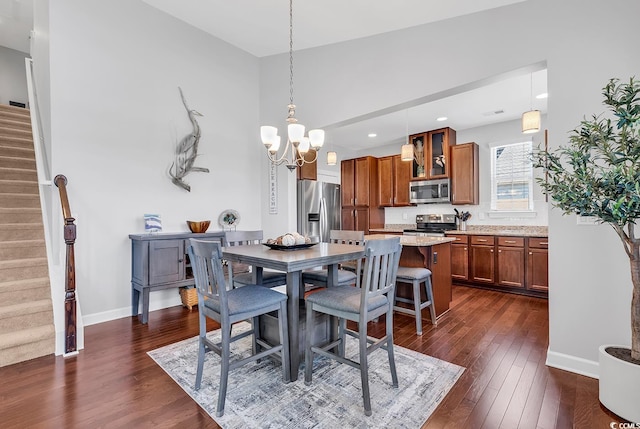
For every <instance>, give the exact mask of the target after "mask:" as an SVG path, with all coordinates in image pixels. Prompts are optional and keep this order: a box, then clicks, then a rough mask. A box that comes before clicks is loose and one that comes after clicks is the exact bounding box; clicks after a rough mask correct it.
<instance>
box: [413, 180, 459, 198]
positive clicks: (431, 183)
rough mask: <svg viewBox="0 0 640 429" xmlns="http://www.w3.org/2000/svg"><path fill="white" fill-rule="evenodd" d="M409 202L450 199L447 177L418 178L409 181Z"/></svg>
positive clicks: (449, 186)
mask: <svg viewBox="0 0 640 429" xmlns="http://www.w3.org/2000/svg"><path fill="white" fill-rule="evenodd" d="M409 201H410V202H411V204H427V203H448V202H450V201H451V182H450V180H449V179H437V180H420V181H416V182H411V183H409Z"/></svg>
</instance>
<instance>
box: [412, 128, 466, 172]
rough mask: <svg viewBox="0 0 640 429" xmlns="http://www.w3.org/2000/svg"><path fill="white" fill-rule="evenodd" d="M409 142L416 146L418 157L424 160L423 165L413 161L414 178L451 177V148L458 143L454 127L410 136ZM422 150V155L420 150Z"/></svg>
mask: <svg viewBox="0 0 640 429" xmlns="http://www.w3.org/2000/svg"><path fill="white" fill-rule="evenodd" d="M409 142H410V143H411V144H413V146H414V147H415V149H414V151H415V153H416V157H418V158H420V159H421V160H422V166H420V165H419V164H418V162H417V161H416V160H414V161H413V170H412V178H413V179H414V180H418V179H420V180H428V179H445V178H447V177H450V167H449V164H450V159H449V158H450V152H449V148H450V147H452V146H454V145H455V144H456V131H455V130H454V129H452V128H440V129H437V130H432V131H426V132H422V133H418V134H412V135H410V136H409ZM421 151H422V155H420V152H421Z"/></svg>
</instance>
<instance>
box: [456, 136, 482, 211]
mask: <svg viewBox="0 0 640 429" xmlns="http://www.w3.org/2000/svg"><path fill="white" fill-rule="evenodd" d="M478 181H479V173H478V145H477V144H476V143H473V142H472V143H464V144H459V145H455V146H451V204H478V202H479V184H478Z"/></svg>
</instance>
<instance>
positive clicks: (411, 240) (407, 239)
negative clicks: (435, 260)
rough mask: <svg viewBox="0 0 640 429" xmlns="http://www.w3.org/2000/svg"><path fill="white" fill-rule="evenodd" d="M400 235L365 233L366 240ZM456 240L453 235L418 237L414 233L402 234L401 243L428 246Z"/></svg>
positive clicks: (412, 245)
mask: <svg viewBox="0 0 640 429" xmlns="http://www.w3.org/2000/svg"><path fill="white" fill-rule="evenodd" d="M393 237H398V236H397V235H393V234H370V235H365V236H364V239H365V240H382V239H384V238H393ZM454 241H456V239H455V238H453V237H416V236H414V235H401V236H400V244H402V245H403V246H411V247H428V246H435V245H436V244H443V243H451V242H454Z"/></svg>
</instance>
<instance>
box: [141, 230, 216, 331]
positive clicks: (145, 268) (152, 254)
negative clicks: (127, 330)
mask: <svg viewBox="0 0 640 429" xmlns="http://www.w3.org/2000/svg"><path fill="white" fill-rule="evenodd" d="M129 238H130V239H131V312H132V315H133V316H136V315H138V308H139V302H140V294H142V312H141V314H140V316H139V317H140V319H141V321H142V323H147V322H148V320H149V293H150V292H152V291H155V290H162V289H169V288H178V287H183V286H193V285H195V281H194V279H193V272H192V271H191V265H190V264H189V258H188V256H187V249H188V248H189V239H190V238H198V239H203V240H214V241H217V242H219V243H220V244H222V242H223V238H224V232H222V231H220V232H210V233H202V234H193V233H191V232H186V233H173V234H172V233H169V234H166V233H161V234H132V235H129Z"/></svg>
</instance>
